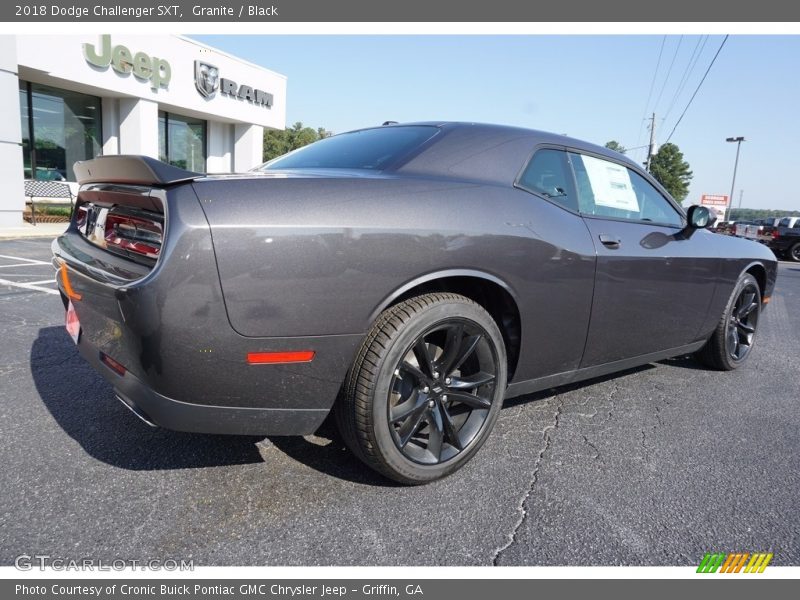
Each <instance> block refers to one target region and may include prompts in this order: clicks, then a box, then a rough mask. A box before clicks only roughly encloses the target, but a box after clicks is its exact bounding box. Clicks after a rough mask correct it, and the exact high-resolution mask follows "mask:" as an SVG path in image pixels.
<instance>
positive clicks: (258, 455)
mask: <svg viewBox="0 0 800 600" xmlns="http://www.w3.org/2000/svg"><path fill="white" fill-rule="evenodd" d="M662 363H664V364H669V365H673V366H682V367H686V368H693V369H694V368H698V369H702V368H703V367H702V366H700V365H697V364H696V363H694V362H693V360H692V359H691V358H688V357H679V358H675V359H670V360H668V361H662ZM30 368H31V374H32V375H33V381H34V384H35V386H36V390H37V391H38V393H39V397H40V398H41V399H42V402H43V404H44V406H45V407H46V408H47V410H48V411H49V412H50V414H51V415H52V416H53V418H54V419H55V421H56V423H58V425H59V426H60V427H61V428H62V429H63V430H64V432H66V433H67V435H69V436H70V437H71V438H72V439H74V440H75V441H76V442H78V444H80V446H81V447H82V448H83V449H84V451H86V453H87V454H89V455H90V456H92V457H93V458H95V459H97V460H100V461H102V462H104V463H107V464H109V465H112V466H115V467H119V468H122V469H129V470H137V471H139V470H160V469H191V468H202V467H215V466H227V465H243V464H251V463H259V462H265V456H267V457H268V456H269V454H268V450H269V448H270V447H274V448H276V449H277V450H278V451H280V452H282V453H283V454H284V455H286V456H287V457H288V458H290V459H292V460H295V461H297V462H298V463H301V464H303V465H305V466H307V467H309V468H311V469H313V470H315V471H318V472H321V473H324V474H326V475H328V476H332V477H336V478H338V479H343V480H347V481H351V482H355V483H360V484H364V485H373V486H395V485H398V484H395V483H394V482H392V481H390V480H388V479H385V478H384V477H382V476H381V475H379V474H377V473H375V472H373V471H372V470H371V469H369V468H367V467H366V466H364V465H363V464H362V463H361V462H360V461H359V460H358V459H357V458H356V457H355V456H353V454H352V453H351V452H349V451H348V450H347V449H346V447H345V445H344V442H343V441H342V439H341V437H340V436H339V434H338V432H337V430H336V427H335V425H334V424H333V422H332V419H330V418H329V419H326V421H325V422H324V423H323V424H322V426H321V427H320V428H319V429H318V430H317V432H316V433H315V434H314V435H313V436H307V437H299V436H295V437H278V436H270V437H269V438H266V439H265V438H264V436H238V435H206V434H199V433H183V432H176V431H169V430H166V429H158V428H152V427H150V426H148V425H146V424H145V423H143V422H141V421H140V420H139V419H137V418H136V417H134V416H133V415H132V414H131V413H130V411H129V410H128V409H127V408H125V407H124V406H123V405H122V403H121V402H119V401H118V400H116V398H115V397H114V391H113V389H112V387H111V385H109V384H108V383H107V382H106V381H105V380H104V379H103V378H102V377H101V376H100V375H98V374H97V373H96V372H95V371H94V369H93V368H92V367H90V366H89V364H88V363H86V362H85V361H84V360H83V358H81V356H80V354H79V353H78V350H77V347H76V346H75V344H73V342H72V340H71V339H70V337H69V335H68V334H67V333H66V331H65V330H64V328H63V327H46V328H43V329H40V330H39V335H38V337H37V338H36V340H35V341H34V342H33V346H32V347H31V355H30ZM653 368H655V365H653V364H648V365H643V366H640V367H636V368H633V369H628V370H626V371H622V372H620V373H614V374H612V375H606V376H602V377H596V378H594V379H590V380H587V381H581V382H577V383H571V384H566V385H563V386H560V387H557V388H550V389H546V390H542V391H540V392H535V393H532V394H526V395H524V396H519V397H517V398H511V399H509V400H507V401H506V402H505V403H504V408H510V407H513V406H518V405H521V404H528V403H531V402H537V401H541V400H545V399H547V398H551V397H553V396H556V395H558V394H562V393H566V392H569V391H573V390H577V389H581V388H583V387H588V386H591V385H595V384H598V383H602V382H604V381H608V380H611V379H616V378H620V377H624V376H626V375H630V374H634V373H639V372H642V371H646V370H649V369H653Z"/></svg>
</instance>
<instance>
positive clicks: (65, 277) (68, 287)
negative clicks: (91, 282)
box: [60, 262, 82, 300]
mask: <svg viewBox="0 0 800 600" xmlns="http://www.w3.org/2000/svg"><path fill="white" fill-rule="evenodd" d="M60 271H61V283H63V284H64V291H65V292H66V294H67V297H68V298H69V299H70V300H80V299H81V298H82V296H81V295H80V294H78V293H76V292H75V290H73V289H72V284H71V283H70V281H69V274H68V273H67V263H63V262H62V263H61V269H60Z"/></svg>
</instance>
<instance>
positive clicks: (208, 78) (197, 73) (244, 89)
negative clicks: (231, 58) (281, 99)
mask: <svg viewBox="0 0 800 600" xmlns="http://www.w3.org/2000/svg"><path fill="white" fill-rule="evenodd" d="M194 85H195V87H196V88H197V91H198V92H199V93H200V95H201V96H203V97H204V98H213V97H214V95H215V94H216V93H217V90H219V92H220V93H221V94H225V95H226V96H230V97H231V98H239V99H240V100H247V101H248V102H250V103H251V104H255V105H257V106H264V107H266V108H272V101H273V97H272V94H270V93H269V92H265V91H264V90H259V89H258V88H253V87H250V86H249V85H239V84H237V83H236V82H235V81H233V80H231V79H225V78H224V77H220V76H219V68H218V67H215V66H214V65H210V64H208V63H206V62H203V61H201V60H196V61H194Z"/></svg>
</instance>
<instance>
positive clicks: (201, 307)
mask: <svg viewBox="0 0 800 600" xmlns="http://www.w3.org/2000/svg"><path fill="white" fill-rule="evenodd" d="M75 172H76V173H77V174H78V178H79V182H80V183H81V189H80V193H79V195H78V200H77V204H76V210H75V213H74V216H73V218H72V222H71V224H70V226H69V229H68V230H67V231H66V233H65V234H64V235H62V236H61V237H59V238H58V239H57V240H55V241H54V242H53V253H54V255H55V257H54V264H55V266H56V268H57V269H58V275H57V278H58V283H59V288H60V290H61V294H62V297H63V300H64V305H65V307H66V309H67V329H68V331H69V332H70V334H71V335H72V337H73V339H74V340H75V342H76V343H77V345H78V348H79V351H80V353H81V354H82V355H83V357H84V358H85V359H86V360H87V361H89V362H90V363H91V364H92V365H93V366H94V367H95V368H96V369H97V370H98V371H99V372H100V373H101V374H102V375H103V376H104V377H105V378H106V379H108V381H110V382H111V384H112V385H113V386H114V389H115V390H116V394H117V396H118V398H119V399H120V400H121V401H122V402H123V403H124V404H125V405H126V406H127V407H128V408H130V409H131V410H132V411H133V412H134V413H136V414H137V415H138V416H139V417H141V418H142V419H143V420H145V421H146V422H148V423H150V424H153V425H159V426H163V427H167V428H170V429H176V430H181V431H196V432H208V433H238V434H265V435H304V434H310V433H312V432H314V431H315V430H316V429H317V428H318V427H319V425H320V424H321V423H322V422H323V420H324V419H325V418H326V416H327V415H328V414H329V413H330V412H331V411H333V413H334V416H335V418H336V422H337V423H338V426H339V429H340V431H341V433H342V436H343V437H344V439H345V441H346V443H347V444H348V446H349V447H350V448H351V449H352V451H353V452H354V453H355V454H356V455H357V456H358V457H359V458H361V459H362V460H363V461H364V462H365V463H366V464H367V465H369V466H370V467H372V468H374V469H376V470H378V471H379V472H381V473H383V474H384V475H386V476H387V477H390V478H392V479H394V480H397V481H400V482H403V483H407V484H419V483H425V482H428V481H431V480H434V479H438V478H440V477H443V476H445V475H448V474H449V473H452V472H453V471H455V470H456V469H458V468H459V467H461V466H463V465H464V463H466V462H467V461H468V460H469V459H470V458H471V457H472V456H473V455H474V454H475V452H477V450H478V449H479V448H480V446H481V445H482V444H483V443H484V441H485V440H486V438H487V436H488V435H489V433H490V431H491V430H492V426H493V425H494V423H495V421H496V420H497V416H498V413H499V412H500V408H501V405H502V403H503V399H504V398H510V397H514V396H519V395H522V394H528V393H530V392H534V391H537V390H541V389H544V388H549V387H554V386H559V385H562V384H566V383H568V382H574V381H578V380H582V379H588V378H591V377H597V376H599V375H604V374H607V373H612V372H614V371H620V370H622V369H628V368H630V367H633V366H636V365H642V364H645V363H649V362H652V361H657V360H660V359H664V358H667V357H671V356H676V355H681V354H686V353H692V352H696V353H697V355H698V358H699V359H701V360H702V361H704V362H705V363H706V364H707V365H709V366H710V367H712V368H716V369H724V370H728V369H735V368H736V367H738V366H740V365H741V364H742V363H743V362H744V361H745V360H746V359H747V356H748V355H749V353H750V351H751V349H752V346H753V340H754V335H755V333H756V330H757V327H758V322H759V316H760V313H761V311H762V309H763V307H764V305H765V304H766V303H767V302H768V301H769V297H770V294H771V293H772V290H773V287H774V285H775V276H776V266H777V265H776V261H775V258H774V256H773V255H772V254H771V253H770V251H769V250H768V249H767V248H766V247H764V246H762V245H761V244H758V243H755V242H752V241H750V240H744V239H738V238H734V237H728V236H720V235H715V234H713V233H710V232H709V231H707V230H706V229H705V228H704V227H705V226H706V225H707V224H708V218H709V217H708V211H707V210H706V209H705V208H703V207H699V206H693V207H691V208H690V209H689V210H688V212H687V213H684V211H683V210H682V209H681V207H680V206H679V205H678V204H676V203H675V201H674V200H673V199H672V198H670V196H669V194H668V193H667V192H666V191H664V189H663V188H662V187H660V186H659V184H658V183H656V182H655V181H654V180H653V178H652V177H650V175H649V174H647V173H646V172H644V171H643V170H642V169H641V168H640V167H639V166H638V165H637V164H635V163H633V162H631V161H630V160H629V159H627V158H626V157H625V156H623V155H621V154H617V153H616V152H612V151H609V150H606V149H604V148H600V147H598V146H594V145H591V144H587V143H585V142H581V141H579V140H575V139H571V138H568V137H564V136H561V135H553V134H548V133H543V132H539V131H531V130H527V129H519V128H514V127H502V126H495V125H479V124H472V123H415V124H408V125H406V124H403V125H397V124H395V125H386V126H383V127H376V128H370V129H363V130H360V131H354V132H351V133H345V134H342V135H337V136H334V137H331V138H328V139H325V140H322V141H320V142H317V143H315V144H312V145H310V146H307V147H305V148H302V149H300V150H296V151H294V152H292V153H289V154H287V155H285V156H282V157H279V158H277V159H275V160H273V161H270V162H268V163H266V164H264V165H262V166H261V167H259V168H258V169H256V170H254V171H253V172H250V173H245V174H235V175H213V176H212V175H203V174H199V173H191V172H188V171H184V170H181V169H179V168H176V167H174V166H170V165H167V164H164V163H161V162H158V161H156V160H153V159H150V158H145V157H137V156H106V157H101V158H98V159H95V160H90V161H86V162H81V163H78V164H76V166H75Z"/></svg>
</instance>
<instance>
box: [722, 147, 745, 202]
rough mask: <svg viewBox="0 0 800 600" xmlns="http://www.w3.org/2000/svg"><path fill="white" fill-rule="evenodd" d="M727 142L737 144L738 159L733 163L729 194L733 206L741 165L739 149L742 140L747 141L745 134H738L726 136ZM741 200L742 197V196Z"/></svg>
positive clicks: (729, 200)
mask: <svg viewBox="0 0 800 600" xmlns="http://www.w3.org/2000/svg"><path fill="white" fill-rule="evenodd" d="M725 141H726V142H731V143H733V144H736V160H735V161H734V163H733V178H732V179H731V195H730V196H728V206H729V207H731V208H732V207H733V190H734V188H735V187H736V169H737V168H738V167H739V150H740V149H741V147H742V142H744V141H745V139H744V137H743V136H736V137H729V138H725ZM740 200H741V198H740ZM728 214H730V209H729V210H728Z"/></svg>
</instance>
